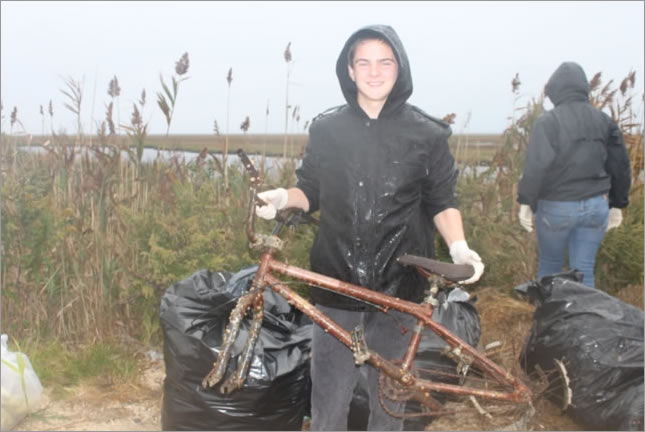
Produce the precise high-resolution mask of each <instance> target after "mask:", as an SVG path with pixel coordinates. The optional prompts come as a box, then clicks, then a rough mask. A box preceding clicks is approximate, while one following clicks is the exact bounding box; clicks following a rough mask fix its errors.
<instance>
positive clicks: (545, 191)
mask: <svg viewBox="0 0 645 432" xmlns="http://www.w3.org/2000/svg"><path fill="white" fill-rule="evenodd" d="M545 94H546V96H547V97H548V98H549V99H551V102H553V105H554V106H555V107H554V108H553V109H552V110H550V111H547V112H545V113H543V114H542V115H541V116H540V117H539V118H538V119H537V120H536V121H535V124H534V125H533V129H532V130H531V136H530V139H529V145H528V149H527V152H526V159H525V161H524V173H523V175H522V178H521V180H520V184H519V187H518V198H517V201H518V202H519V203H520V211H519V220H520V224H521V225H522V227H524V229H526V230H527V231H529V232H531V231H533V212H536V218H535V228H536V232H537V240H538V255H539V264H538V278H542V277H544V276H548V275H551V274H554V273H559V272H561V271H562V267H563V265H564V261H565V257H566V256H567V255H568V258H569V267H570V268H572V269H573V268H576V269H578V270H580V271H581V272H582V274H583V279H582V282H583V283H584V284H585V285H587V286H590V287H592V288H593V287H595V279H594V267H595V264H596V253H597V252H598V248H599V247H600V242H601V241H602V239H603V237H604V236H605V232H606V231H607V230H608V229H611V228H615V227H617V226H619V225H620V223H621V221H622V219H623V217H622V211H621V210H620V209H621V208H624V207H627V204H628V203H629V186H630V182H631V168H630V164H629V157H628V155H627V150H626V149H625V143H624V142H623V135H622V132H621V131H620V128H619V127H618V125H617V124H616V122H614V121H613V120H612V119H611V118H610V117H609V116H608V115H607V114H605V113H603V112H602V111H600V110H599V109H597V108H595V107H594V106H593V105H592V104H591V103H590V102H589V82H588V81H587V76H586V75H585V72H584V70H583V69H582V67H581V66H580V65H578V64H577V63H574V62H564V63H562V64H561V65H560V66H559V67H558V68H557V69H556V70H555V72H553V75H551V78H549V81H548V82H547V84H546V87H545ZM610 208H611V209H610Z"/></svg>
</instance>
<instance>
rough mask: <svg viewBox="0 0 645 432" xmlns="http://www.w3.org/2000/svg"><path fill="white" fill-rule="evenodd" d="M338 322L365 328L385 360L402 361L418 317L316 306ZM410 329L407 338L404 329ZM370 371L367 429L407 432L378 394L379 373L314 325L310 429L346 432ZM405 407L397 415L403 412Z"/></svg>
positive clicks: (370, 344) (370, 342) (372, 347)
mask: <svg viewBox="0 0 645 432" xmlns="http://www.w3.org/2000/svg"><path fill="white" fill-rule="evenodd" d="M317 307H318V309H320V310H321V311H322V312H323V313H325V314H327V315H328V316H329V317H330V318H331V319H333V320H334V321H335V322H337V323H338V324H340V325H341V326H343V327H344V328H345V329H347V330H349V331H351V330H353V329H354V328H355V327H356V326H357V325H359V324H363V327H364V330H365V341H366V343H367V347H368V349H369V350H371V351H375V352H377V353H379V354H380V355H381V356H382V357H383V358H385V359H388V360H392V359H400V358H401V357H402V356H403V353H404V352H405V348H406V347H407V344H408V342H409V339H410V332H411V330H412V329H413V328H414V325H415V319H414V318H413V317H410V316H406V315H403V314H401V313H400V312H397V311H389V312H388V313H387V314H384V313H382V312H379V311H376V310H374V311H370V312H352V311H346V310H342V309H335V308H330V307H325V306H317ZM402 326H403V327H405V328H406V329H407V330H408V331H407V333H405V334H402V332H401V328H402ZM361 367H362V368H367V381H368V395H369V406H370V415H369V420H368V430H393V431H394V430H402V429H403V419H400V418H396V417H392V416H390V415H389V414H387V413H386V412H385V411H384V410H383V407H382V406H381V403H380V401H379V396H378V377H379V371H377V370H376V369H374V368H373V367H372V366H370V365H368V364H367V363H364V364H363V365H362V366H357V365H356V364H355V363H354V355H353V352H352V351H351V350H349V349H348V348H347V347H346V346H345V345H343V344H342V343H341V342H340V341H338V339H336V338H334V337H333V336H331V335H330V334H329V333H326V332H325V331H324V330H322V329H321V328H320V327H318V326H314V330H313V339H312V359H311V380H312V392H311V430H312V431H318V430H336V431H342V430H347V414H348V413H349V404H350V402H351V401H352V396H353V393H354V387H356V383H357V382H358V379H359V376H360V368H361ZM401 410H402V406H401V407H399V409H398V410H397V411H401Z"/></svg>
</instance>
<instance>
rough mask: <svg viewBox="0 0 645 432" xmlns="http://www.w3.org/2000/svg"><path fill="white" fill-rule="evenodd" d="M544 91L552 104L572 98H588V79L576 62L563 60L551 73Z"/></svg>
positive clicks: (571, 99)
mask: <svg viewBox="0 0 645 432" xmlns="http://www.w3.org/2000/svg"><path fill="white" fill-rule="evenodd" d="M544 93H545V94H546V95H547V96H548V97H549V99H551V102H553V105H559V104H561V103H562V102H566V101H573V100H589V81H587V75H585V71H584V70H583V69H582V67H581V66H580V65H579V64H578V63H574V62H564V63H562V64H561V65H560V66H559V67H558V68H557V69H556V70H555V72H553V75H551V78H549V81H548V82H547V83H546V87H545V88H544Z"/></svg>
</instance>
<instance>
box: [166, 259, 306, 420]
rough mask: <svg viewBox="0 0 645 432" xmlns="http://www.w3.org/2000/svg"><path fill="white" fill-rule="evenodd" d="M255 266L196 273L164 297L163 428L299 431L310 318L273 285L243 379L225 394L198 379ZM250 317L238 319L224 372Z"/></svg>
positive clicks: (209, 364)
mask: <svg viewBox="0 0 645 432" xmlns="http://www.w3.org/2000/svg"><path fill="white" fill-rule="evenodd" d="M256 271H257V266H253V267H250V268H247V269H243V270H241V271H239V272H238V273H235V274H233V273H230V272H213V271H209V270H200V271H198V272H196V273H194V274H193V275H191V276H190V277H188V278H187V279H185V280H183V281H181V282H178V283H176V284H174V285H172V286H171V287H170V288H168V290H167V291H166V293H165V294H164V296H163V298H162V300H161V308H160V310H161V313H160V318H161V325H162V331H163V336H164V362H165V366H166V378H165V380H164V397H163V402H162V410H161V423H162V429H164V430H301V428H302V422H303V418H304V416H305V415H306V414H307V413H308V409H309V401H310V395H309V394H310V376H309V358H310V352H311V329H312V325H313V324H312V323H311V321H310V320H309V319H308V318H307V317H306V316H305V315H303V314H302V313H301V312H300V311H298V310H296V309H295V308H292V307H291V306H290V305H289V304H288V303H287V301H286V300H284V299H283V298H282V297H280V296H278V295H277V294H275V293H274V292H273V291H271V290H265V293H264V302H265V303H264V320H263V324H262V329H261V331H260V335H259V337H258V340H257V343H256V346H255V350H254V355H253V359H252V361H251V365H250V367H249V373H248V378H247V380H246V382H245V384H244V386H243V387H242V388H241V389H238V390H236V391H234V392H233V393H231V394H230V395H222V394H220V393H219V392H218V391H217V386H216V387H215V388H209V389H204V388H203V387H202V385H201V382H202V379H203V378H204V377H205V376H206V375H207V374H208V372H210V370H211V368H212V366H213V363H214V362H215V360H216V359H217V355H218V354H219V352H220V348H221V344H222V335H223V331H224V330H225V328H226V326H227V324H228V321H229V315H230V312H231V310H232V309H233V308H234V307H235V304H236V301H237V299H238V298H239V297H240V296H241V295H242V294H244V293H245V292H247V290H248V287H249V284H250V282H251V280H252V279H253V276H254V274H255V272H256ZM248 329H249V320H243V322H242V324H241V326H240V334H239V336H238V338H237V339H236V342H235V344H234V346H233V353H232V355H231V361H230V363H229V365H228V369H227V373H226V376H229V375H230V373H231V372H232V371H234V370H235V368H236V366H237V360H238V356H239V355H240V353H241V351H242V349H243V345H244V341H245V340H246V336H247V335H248Z"/></svg>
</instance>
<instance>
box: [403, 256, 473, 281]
mask: <svg viewBox="0 0 645 432" xmlns="http://www.w3.org/2000/svg"><path fill="white" fill-rule="evenodd" d="M397 261H398V262H399V263H401V264H403V265H405V266H415V267H416V268H417V269H418V270H419V271H420V272H421V273H422V274H423V275H424V276H429V274H430V273H432V274H436V275H439V276H441V277H442V278H444V279H446V280H449V281H452V282H461V281H465V280H467V279H470V278H471V277H472V275H473V274H475V269H474V268H473V266H471V265H469V264H452V263H447V262H444V261H437V260H434V259H431V258H425V257H420V256H416V255H401V256H400V257H398V258H397Z"/></svg>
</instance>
